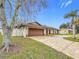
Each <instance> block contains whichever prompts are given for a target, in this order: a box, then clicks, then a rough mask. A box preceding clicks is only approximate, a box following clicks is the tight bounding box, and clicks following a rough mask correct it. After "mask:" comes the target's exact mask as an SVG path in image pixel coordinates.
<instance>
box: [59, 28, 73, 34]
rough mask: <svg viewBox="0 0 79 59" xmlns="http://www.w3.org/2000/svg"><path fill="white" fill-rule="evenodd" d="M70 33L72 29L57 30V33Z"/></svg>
mask: <svg viewBox="0 0 79 59" xmlns="http://www.w3.org/2000/svg"><path fill="white" fill-rule="evenodd" d="M71 33H72V29H69V28H61V29H60V31H59V34H71Z"/></svg>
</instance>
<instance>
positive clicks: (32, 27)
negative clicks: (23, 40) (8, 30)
mask: <svg viewBox="0 0 79 59" xmlns="http://www.w3.org/2000/svg"><path fill="white" fill-rule="evenodd" d="M49 34H58V29H55V28H52V27H47V26H43V25H41V24H40V23H38V22H30V23H27V24H20V25H16V26H15V28H14V29H13V33H12V36H24V37H27V36H43V35H49Z"/></svg>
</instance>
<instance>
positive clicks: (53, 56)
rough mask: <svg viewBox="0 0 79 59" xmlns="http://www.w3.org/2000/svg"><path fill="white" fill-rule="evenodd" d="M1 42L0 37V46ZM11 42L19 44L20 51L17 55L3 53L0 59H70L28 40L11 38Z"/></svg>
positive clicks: (0, 38)
mask: <svg viewBox="0 0 79 59" xmlns="http://www.w3.org/2000/svg"><path fill="white" fill-rule="evenodd" d="M1 42H2V37H1V36H0V45H1ZM12 42H13V43H17V44H19V45H20V46H21V48H20V49H21V50H20V51H19V52H17V53H7V54H4V53H3V54H1V55H0V59H72V58H71V57H69V56H67V55H65V54H63V53H61V52H58V51H56V50H54V49H52V48H50V47H48V46H47V45H44V44H42V43H40V42H37V41H35V40H32V39H29V38H27V39H25V38H23V37H12Z"/></svg>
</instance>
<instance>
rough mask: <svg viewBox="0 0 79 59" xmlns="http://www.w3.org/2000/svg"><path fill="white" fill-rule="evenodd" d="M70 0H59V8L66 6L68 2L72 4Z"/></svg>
mask: <svg viewBox="0 0 79 59" xmlns="http://www.w3.org/2000/svg"><path fill="white" fill-rule="evenodd" d="M72 2H73V1H72V0H60V2H59V4H60V8H63V7H68V6H69V5H70V4H72Z"/></svg>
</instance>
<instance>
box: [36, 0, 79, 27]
mask: <svg viewBox="0 0 79 59" xmlns="http://www.w3.org/2000/svg"><path fill="white" fill-rule="evenodd" d="M75 9H79V0H48V7H47V9H45V10H43V11H42V12H40V13H39V16H38V17H37V21H38V22H40V23H42V24H43V25H48V26H52V27H55V28H59V26H60V25H61V24H63V23H67V22H70V21H71V20H70V19H64V15H65V14H66V13H68V12H70V11H73V10H75Z"/></svg>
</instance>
